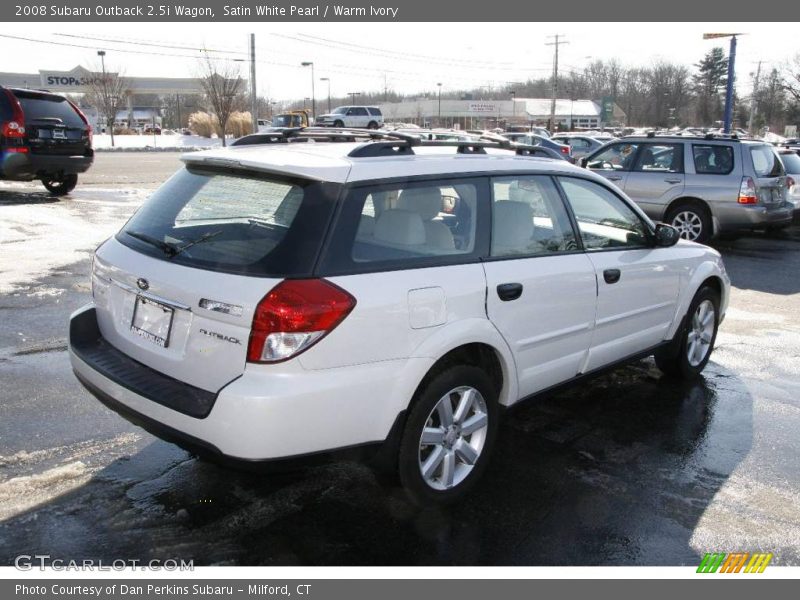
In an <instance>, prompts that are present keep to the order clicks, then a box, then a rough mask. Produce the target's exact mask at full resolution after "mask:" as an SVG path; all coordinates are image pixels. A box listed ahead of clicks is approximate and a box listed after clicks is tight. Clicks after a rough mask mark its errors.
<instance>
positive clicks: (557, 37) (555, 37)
mask: <svg viewBox="0 0 800 600" xmlns="http://www.w3.org/2000/svg"><path fill="white" fill-rule="evenodd" d="M547 37H548V39H553V41H552V42H547V43H545V46H554V52H553V94H552V98H551V100H550V131H551V132H555V130H556V97H557V95H558V47H559V46H560V45H561V44H569V42H567V41H566V40H563V39H562V38H564V37H565V36H564V35H563V34H558V33H557V34H556V35H550V36H547Z"/></svg>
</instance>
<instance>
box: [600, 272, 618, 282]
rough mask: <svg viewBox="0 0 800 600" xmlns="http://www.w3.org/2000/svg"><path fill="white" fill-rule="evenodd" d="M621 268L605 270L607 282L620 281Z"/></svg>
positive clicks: (604, 275)
mask: <svg viewBox="0 0 800 600" xmlns="http://www.w3.org/2000/svg"><path fill="white" fill-rule="evenodd" d="M621 275H622V273H620V271H619V269H606V270H605V271H603V279H605V280H606V283H617V282H618V281H619V278H620V276H621Z"/></svg>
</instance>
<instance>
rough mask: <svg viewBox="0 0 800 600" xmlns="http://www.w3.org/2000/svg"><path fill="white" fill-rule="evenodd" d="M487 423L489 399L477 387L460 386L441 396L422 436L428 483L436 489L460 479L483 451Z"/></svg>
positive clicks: (421, 464) (422, 464)
mask: <svg viewBox="0 0 800 600" xmlns="http://www.w3.org/2000/svg"><path fill="white" fill-rule="evenodd" d="M488 424H489V415H488V412H487V410H486V401H485V400H484V398H483V396H482V395H481V393H480V392H479V391H478V390H477V389H475V388H474V387H469V386H461V387H457V388H454V389H452V390H450V391H449V392H448V393H447V394H445V395H444V396H442V397H441V398H440V399H439V401H438V402H437V403H436V405H435V406H434V407H433V410H431V412H430V414H429V415H428V418H427V420H426V422H425V427H424V428H423V430H422V435H421V436H420V440H419V469H420V473H421V474H422V479H423V480H424V481H425V483H426V484H427V485H428V486H429V487H431V488H433V489H435V490H447V489H450V488H453V487H455V486H457V485H458V484H459V483H461V482H462V481H463V480H464V479H465V478H466V477H467V476H468V475H469V474H470V472H471V471H472V469H473V468H474V467H475V464H476V463H477V462H478V459H479V458H480V455H481V452H483V449H484V445H485V443H486V436H487V433H488Z"/></svg>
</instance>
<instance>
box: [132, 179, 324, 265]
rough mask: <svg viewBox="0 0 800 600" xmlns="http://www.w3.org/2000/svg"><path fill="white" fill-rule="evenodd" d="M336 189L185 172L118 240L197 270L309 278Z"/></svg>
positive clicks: (164, 188)
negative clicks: (304, 276)
mask: <svg viewBox="0 0 800 600" xmlns="http://www.w3.org/2000/svg"><path fill="white" fill-rule="evenodd" d="M327 185H330V184H327ZM333 187H336V188H337V190H338V186H333ZM337 190H332V189H327V188H326V184H319V183H311V182H306V181H303V180H290V179H279V178H267V177H260V176H258V175H255V174H252V173H245V172H242V173H236V172H230V171H224V172H223V171H215V170H205V169H197V168H187V169H184V170H182V171H179V172H178V173H177V174H176V175H175V176H173V177H172V178H171V179H170V180H169V181H168V182H167V183H165V184H164V185H163V186H162V187H161V188H159V189H158V190H157V191H156V193H155V194H153V196H151V197H150V199H149V200H148V201H147V202H146V203H145V204H144V205H143V206H142V208H141V209H139V211H138V212H136V214H134V216H133V217H132V218H131V219H130V221H128V223H126V224H125V226H124V227H123V229H122V231H120V233H119V234H117V239H118V240H119V241H120V242H122V243H123V244H126V245H128V246H131V247H133V248H135V249H136V250H139V251H141V252H144V253H146V254H150V255H152V256H156V257H158V258H163V259H164V260H169V261H172V262H175V263H179V264H184V265H188V266H192V267H197V268H206V269H210V270H215V271H224V272H230V273H241V274H252V275H260V276H269V277H288V276H292V275H310V274H311V272H312V271H313V266H314V261H315V260H316V257H317V254H318V252H319V246H320V245H321V243H322V238H323V236H324V233H325V229H326V227H327V224H328V222H329V219H330V216H331V214H332V211H333V206H334V203H335V194H336V192H337ZM165 245H166V246H165ZM176 251H177V252H176Z"/></svg>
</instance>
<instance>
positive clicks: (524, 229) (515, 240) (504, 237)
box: [492, 200, 533, 248]
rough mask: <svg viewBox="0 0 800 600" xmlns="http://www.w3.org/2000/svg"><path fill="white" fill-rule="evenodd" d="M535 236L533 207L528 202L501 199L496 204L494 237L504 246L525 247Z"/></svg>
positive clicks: (497, 242) (495, 242) (499, 244)
mask: <svg viewBox="0 0 800 600" xmlns="http://www.w3.org/2000/svg"><path fill="white" fill-rule="evenodd" d="M532 237H533V208H531V205H530V204H528V203H527V202H516V201H514V200H500V201H498V202H495V204H494V226H493V227H492V239H493V240H494V242H493V243H494V244H495V245H497V246H502V247H514V248H524V247H526V246H527V245H528V244H529V243H530V241H531V238H532Z"/></svg>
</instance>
